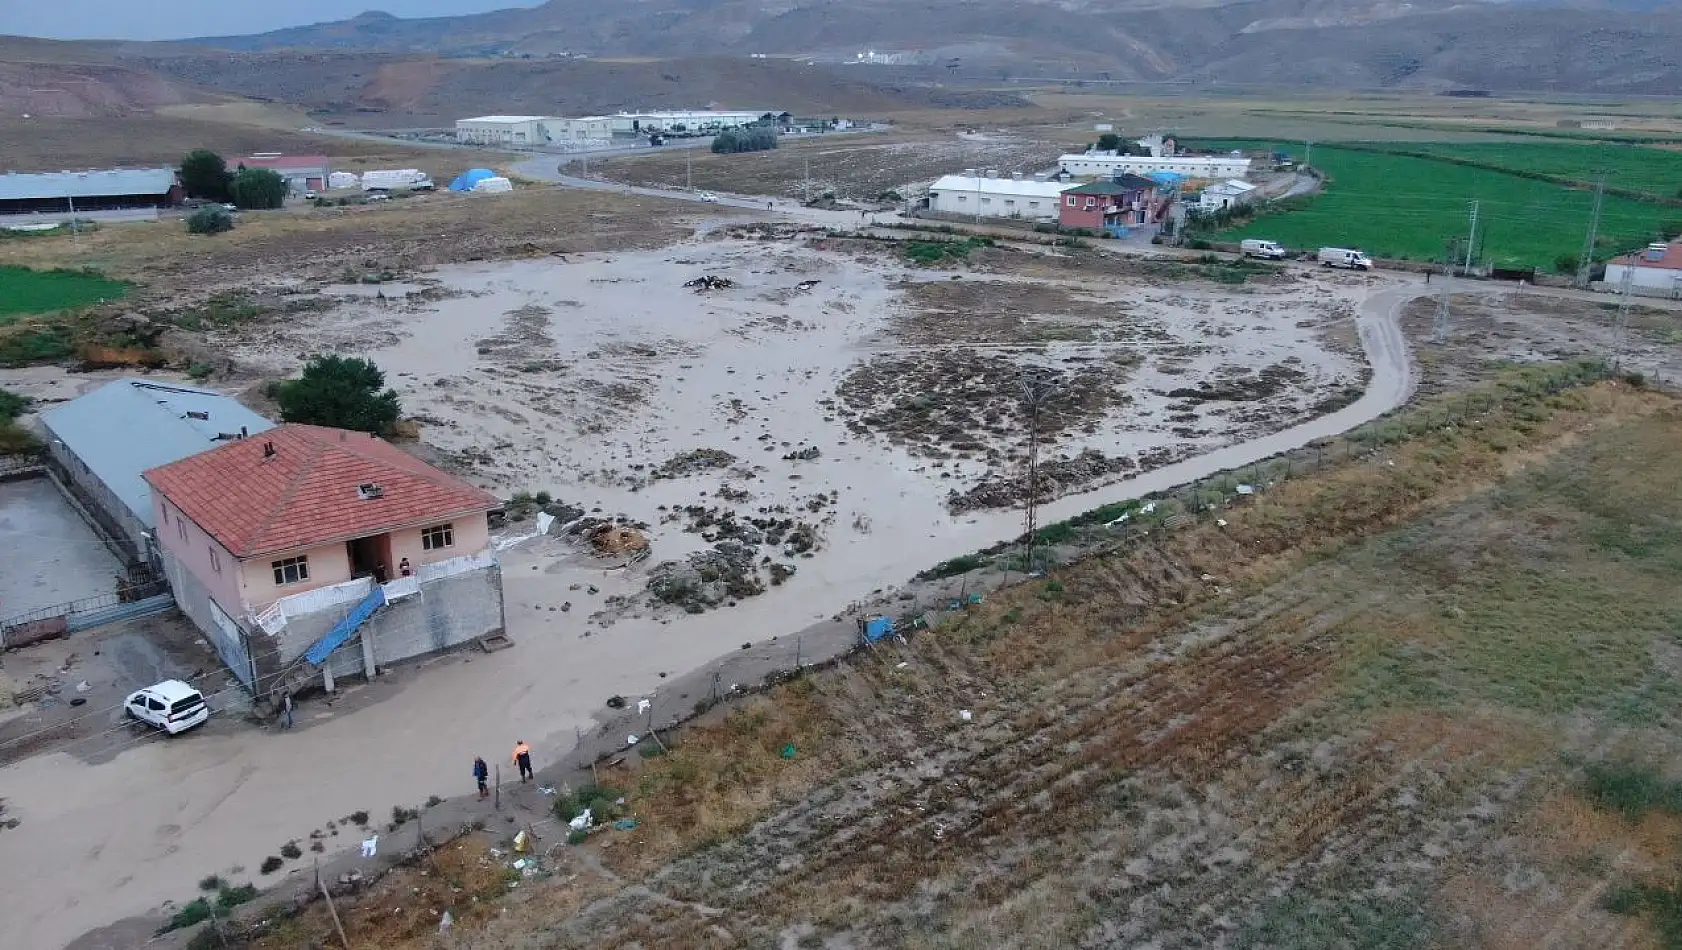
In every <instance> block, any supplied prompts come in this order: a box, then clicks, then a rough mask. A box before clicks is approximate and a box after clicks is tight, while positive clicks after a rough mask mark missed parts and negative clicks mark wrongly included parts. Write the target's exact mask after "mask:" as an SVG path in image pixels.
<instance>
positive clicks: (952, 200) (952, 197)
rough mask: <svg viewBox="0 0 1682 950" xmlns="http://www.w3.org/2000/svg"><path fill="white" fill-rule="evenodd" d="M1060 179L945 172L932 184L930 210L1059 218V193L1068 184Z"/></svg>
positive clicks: (1039, 218) (1030, 217)
mask: <svg viewBox="0 0 1682 950" xmlns="http://www.w3.org/2000/svg"><path fill="white" fill-rule="evenodd" d="M1068 187H1069V186H1068V183H1066V182H1061V181H1038V180H1036V179H1032V178H1023V177H1022V176H1021V175H1016V174H1013V175H1011V176H1009V177H1007V178H1000V177H998V173H997V172H991V171H990V172H987V173H985V174H980V173H977V172H976V171H974V170H971V171H970V172H968V173H966V174H963V175H945V176H942V177H941V178H940V180H939V181H936V182H935V183H934V184H933V185H930V186H929V210H930V211H932V212H935V213H936V214H962V215H970V216H980V217H983V218H1025V219H1028V220H1031V221H1051V220H1055V219H1056V218H1057V196H1058V195H1059V194H1060V193H1061V192H1062V191H1063V190H1064V189H1065V188H1068Z"/></svg>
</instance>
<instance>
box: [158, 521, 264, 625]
mask: <svg viewBox="0 0 1682 950" xmlns="http://www.w3.org/2000/svg"><path fill="white" fill-rule="evenodd" d="M152 522H153V524H156V525H157V526H158V527H157V537H158V546H159V547H161V548H163V549H164V551H166V552H168V553H169V554H170V555H171V556H172V557H174V558H175V560H176V562H177V563H179V564H180V565H181V568H182V570H185V571H186V572H187V573H189V574H191V575H193V577H194V578H196V579H197V580H198V582H199V583H200V584H203V585H204V587H205V589H207V590H209V591H210V596H211V598H212V599H214V600H215V601H216V603H217V604H219V605H220V606H221V607H222V609H223V610H225V611H227V612H228V613H230V614H238V613H239V611H240V604H242V603H244V599H243V593H242V591H241V583H240V563H239V561H238V560H237V559H236V558H235V557H234V556H233V555H232V554H229V553H228V549H227V548H225V547H223V546H222V545H221V544H220V543H219V542H218V541H217V540H216V539H215V538H213V537H211V536H210V535H208V534H205V533H204V531H203V530H202V529H200V528H199V526H198V525H197V524H194V523H193V521H192V519H190V518H188V517H186V516H185V515H183V514H182V513H181V510H180V509H178V508H176V507H175V506H174V505H171V504H170V503H169V502H168V501H166V500H165V499H164V497H163V495H162V494H161V493H159V492H153V493H152Z"/></svg>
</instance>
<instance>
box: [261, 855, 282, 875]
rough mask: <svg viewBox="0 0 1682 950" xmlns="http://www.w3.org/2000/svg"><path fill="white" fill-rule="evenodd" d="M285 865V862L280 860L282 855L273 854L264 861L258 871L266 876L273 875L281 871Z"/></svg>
mask: <svg viewBox="0 0 1682 950" xmlns="http://www.w3.org/2000/svg"><path fill="white" fill-rule="evenodd" d="M285 863H286V862H285V861H282V860H281V859H280V855H278V854H271V855H269V856H268V857H266V858H264V859H263V863H262V864H261V865H260V866H259V867H258V868H257V870H259V871H261V872H263V873H264V874H273V873H274V872H276V871H278V870H280V868H281V865H284V864H285Z"/></svg>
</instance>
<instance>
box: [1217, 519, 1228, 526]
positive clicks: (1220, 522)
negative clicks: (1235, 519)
mask: <svg viewBox="0 0 1682 950" xmlns="http://www.w3.org/2000/svg"><path fill="white" fill-rule="evenodd" d="M1215 523H1216V524H1218V525H1220V526H1221V527H1223V528H1224V527H1226V519H1225V518H1216V519H1215Z"/></svg>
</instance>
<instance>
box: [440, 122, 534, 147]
mask: <svg viewBox="0 0 1682 950" xmlns="http://www.w3.org/2000/svg"><path fill="white" fill-rule="evenodd" d="M553 121H555V120H554V119H546V118H544V117H543V116H540V115H482V116H479V117H477V118H473V119H457V120H456V141H457V142H460V143H462V144H464V145H467V144H472V145H547V144H549V133H548V132H547V131H546V130H545V128H544V126H545V123H548V122H553Z"/></svg>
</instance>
